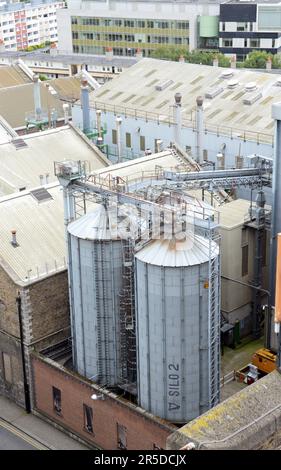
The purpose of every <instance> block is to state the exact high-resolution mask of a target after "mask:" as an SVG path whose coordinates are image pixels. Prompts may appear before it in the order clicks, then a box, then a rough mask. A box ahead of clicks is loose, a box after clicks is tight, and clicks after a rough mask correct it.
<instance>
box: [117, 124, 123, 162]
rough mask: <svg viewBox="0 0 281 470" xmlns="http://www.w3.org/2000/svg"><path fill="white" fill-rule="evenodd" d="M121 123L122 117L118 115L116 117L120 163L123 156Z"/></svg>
mask: <svg viewBox="0 0 281 470" xmlns="http://www.w3.org/2000/svg"><path fill="white" fill-rule="evenodd" d="M121 124H122V118H121V117H120V116H117V118H116V134H117V153H118V163H119V162H121V157H122V147H121Z"/></svg>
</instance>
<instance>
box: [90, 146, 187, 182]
mask: <svg viewBox="0 0 281 470" xmlns="http://www.w3.org/2000/svg"><path fill="white" fill-rule="evenodd" d="M183 165H186V162H184V161H183V160H182V159H181V158H180V157H179V156H177V155H175V154H174V153H173V152H172V151H171V150H169V149H166V150H164V151H163V152H159V153H155V154H153V155H148V156H145V157H140V158H136V159H134V160H130V161H127V162H123V163H117V164H115V165H112V166H110V167H108V168H102V169H100V170H98V171H95V173H97V174H99V175H101V176H102V177H104V178H105V177H107V176H108V175H110V176H111V177H116V176H119V177H120V178H124V180H126V181H130V180H133V179H136V178H139V177H141V176H142V175H144V176H147V174H148V173H149V172H150V173H151V174H154V173H155V171H156V170H157V169H161V168H163V169H166V170H168V169H175V168H176V167H183Z"/></svg>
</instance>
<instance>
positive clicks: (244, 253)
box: [242, 245, 249, 277]
mask: <svg viewBox="0 0 281 470" xmlns="http://www.w3.org/2000/svg"><path fill="white" fill-rule="evenodd" d="M248 259H249V245H245V246H242V277H244V276H247V274H248Z"/></svg>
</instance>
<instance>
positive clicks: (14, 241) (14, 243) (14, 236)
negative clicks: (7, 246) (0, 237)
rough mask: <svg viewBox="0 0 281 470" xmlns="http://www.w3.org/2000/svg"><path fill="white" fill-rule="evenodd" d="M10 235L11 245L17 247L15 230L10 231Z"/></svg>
mask: <svg viewBox="0 0 281 470" xmlns="http://www.w3.org/2000/svg"><path fill="white" fill-rule="evenodd" d="M11 233H12V240H11V244H12V245H13V246H15V247H16V246H18V245H19V244H18V242H17V231H16V230H12V231H11Z"/></svg>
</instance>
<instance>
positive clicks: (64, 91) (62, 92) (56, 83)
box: [49, 77, 81, 102]
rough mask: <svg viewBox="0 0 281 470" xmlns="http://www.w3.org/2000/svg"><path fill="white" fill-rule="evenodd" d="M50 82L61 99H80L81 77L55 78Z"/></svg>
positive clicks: (71, 100)
mask: <svg viewBox="0 0 281 470" xmlns="http://www.w3.org/2000/svg"><path fill="white" fill-rule="evenodd" d="M49 83H50V86H51V87H52V88H53V89H54V91H55V92H56V93H57V95H58V97H59V99H60V100H63V101H70V102H74V101H77V100H79V99H80V94H81V79H80V78H79V77H62V78H55V79H54V80H50V81H49ZM51 93H52V90H51Z"/></svg>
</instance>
